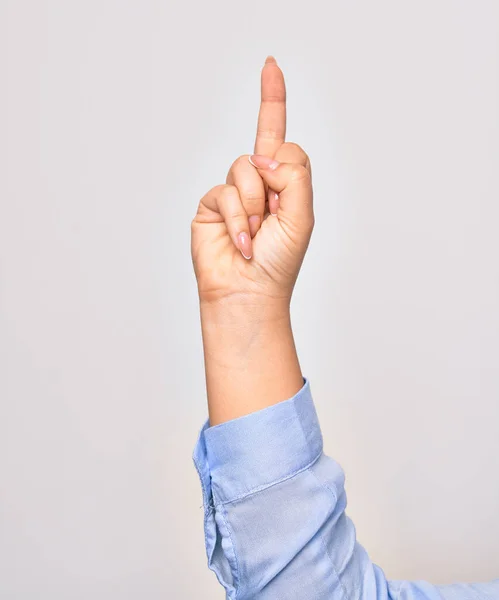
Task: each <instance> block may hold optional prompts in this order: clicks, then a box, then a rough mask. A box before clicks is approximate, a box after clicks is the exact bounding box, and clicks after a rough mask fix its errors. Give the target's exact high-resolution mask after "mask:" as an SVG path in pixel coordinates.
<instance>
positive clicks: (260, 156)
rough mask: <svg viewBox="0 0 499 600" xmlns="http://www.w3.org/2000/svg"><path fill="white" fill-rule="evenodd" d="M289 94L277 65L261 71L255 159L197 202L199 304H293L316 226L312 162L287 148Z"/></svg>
mask: <svg viewBox="0 0 499 600" xmlns="http://www.w3.org/2000/svg"><path fill="white" fill-rule="evenodd" d="M285 130H286V91H285V85H284V78H283V75H282V72H281V70H280V68H279V67H278V66H277V64H276V62H275V60H274V59H273V58H272V57H269V58H268V59H267V61H266V64H265V66H264V68H263V70H262V81H261V106H260V112H259V117H258V127H257V136H256V142H255V154H253V155H243V156H240V157H239V158H238V159H236V160H235V161H234V163H233V164H232V165H231V167H230V169H229V171H228V174H227V178H226V182H225V183H224V184H221V185H218V186H216V187H214V188H212V189H211V190H210V191H209V192H208V193H207V194H206V195H205V196H203V198H202V199H201V200H200V202H199V206H198V210H197V214H196V216H195V217H194V219H193V220H192V224H191V251H192V260H193V265H194V271H195V274H196V278H197V282H198V290H199V298H200V301H201V303H202V304H214V305H215V304H216V305H223V304H226V303H231V304H234V305H245V306H253V307H260V306H265V305H266V304H275V303H285V304H289V301H290V299H291V294H292V291H293V288H294V285H295V282H296V279H297V277H298V273H299V270H300V267H301V264H302V262H303V258H304V256H305V253H306V250H307V247H308V244H309V241H310V237H311V234H312V230H313V226H314V214H313V192H312V181H311V168H310V161H309V158H308V156H307V154H306V153H305V151H304V150H302V149H301V148H300V146H298V145H297V144H293V143H286V142H285V141H284V140H285Z"/></svg>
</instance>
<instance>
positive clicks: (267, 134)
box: [256, 127, 282, 140]
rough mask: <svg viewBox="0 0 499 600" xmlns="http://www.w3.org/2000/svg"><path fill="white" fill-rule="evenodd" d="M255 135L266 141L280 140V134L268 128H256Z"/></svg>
mask: <svg viewBox="0 0 499 600" xmlns="http://www.w3.org/2000/svg"><path fill="white" fill-rule="evenodd" d="M256 135H257V136H258V137H259V138H263V139H266V140H277V139H281V135H282V134H281V132H280V131H279V130H278V129H274V128H270V127H258V129H257V132H256Z"/></svg>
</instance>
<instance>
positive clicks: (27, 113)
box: [0, 0, 499, 600]
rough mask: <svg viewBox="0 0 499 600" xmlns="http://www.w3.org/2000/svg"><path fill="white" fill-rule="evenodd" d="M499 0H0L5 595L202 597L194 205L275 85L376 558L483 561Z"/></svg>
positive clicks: (497, 560)
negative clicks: (272, 62)
mask: <svg viewBox="0 0 499 600" xmlns="http://www.w3.org/2000/svg"><path fill="white" fill-rule="evenodd" d="M498 39H499V4H498V3H497V2H496V1H494V0H490V1H474V2H471V1H468V2H465V1H457V0H455V1H451V0H448V1H445V0H438V1H434V0H431V1H430V0H424V1H419V2H408V1H405V2H401V1H398V0H392V1H388V0H382V1H377V2H369V1H367V0H366V1H364V2H346V1H328V2H326V1H324V2H317V1H315V2H313V1H309V2H305V3H303V2H289V1H284V0H274V1H273V2H259V1H254V0H253V1H252V2H244V3H243V2H237V1H230V2H229V1H226V2H220V1H211V2H201V1H199V2H197V3H193V2H184V3H180V2H178V3H171V2H168V0H163V1H161V2H160V1H152V0H148V1H138V0H137V1H135V2H132V1H124V0H121V1H118V0H116V1H112V0H99V1H96V0H92V1H85V2H83V1H78V2H77V1H68V0H66V1H63V0H59V1H57V0H49V1H35V0H32V1H23V0H16V1H11V2H9V1H6V0H0V88H1V89H0V203H1V213H0V269H1V278H0V286H1V287H0V597H1V598H2V599H6V600H7V599H8V600H10V599H22V600H28V599H30V600H31V599H34V598H36V599H37V600H38V599H42V600H45V599H46V600H59V599H60V600H62V599H64V600H66V599H68V598H71V599H72V600H78V599H85V600H87V599H88V598H95V599H103V600H104V599H106V600H115V599H116V600H118V599H119V600H121V599H125V598H126V599H141V600H142V599H144V598H147V600H156V599H157V600H159V599H163V598H175V599H177V598H178V599H184V598H185V599H191V598H203V599H217V598H222V597H223V590H222V588H220V587H219V585H218V583H217V581H216V577H215V575H214V574H213V573H211V572H210V571H209V570H208V569H207V566H206V557H205V550H204V540H203V529H202V510H201V508H200V505H201V491H200V485H199V482H198V480H197V474H196V472H195V469H194V467H193V465H192V462H191V452H192V449H193V446H194V442H195V438H196V436H197V432H198V429H199V428H200V426H201V425H202V422H203V421H204V419H205V418H206V408H205V390H204V372H203V358H202V347H201V337H200V329H199V316H198V308H197V291H196V286H195V280H194V276H193V273H192V267H191V259H190V240H189V236H190V221H191V219H192V217H193V216H194V213H195V210H196V206H197V203H198V201H199V198H200V197H201V196H202V195H203V194H204V193H205V192H206V191H207V190H208V189H209V188H211V187H212V186H213V185H216V184H218V183H221V182H223V181H224V179H225V175H226V171H227V169H228V167H229V166H230V164H231V162H232V161H233V160H234V159H235V158H236V157H237V156H238V155H240V154H243V153H247V152H251V150H252V143H253V136H254V131H255V123H256V114H257V110H258V95H259V78H260V68H261V66H262V64H263V61H264V59H265V57H266V55H267V54H274V55H275V56H276V57H277V59H278V61H279V64H280V65H281V66H282V68H283V70H284V72H285V75H286V77H287V88H288V100H289V113H288V114H289V129H288V131H289V137H288V139H289V140H290V141H295V142H298V143H300V144H301V145H302V146H303V147H304V148H305V149H306V150H307V152H308V153H309V154H310V156H311V159H312V163H313V171H314V181H315V207H316V216H317V224H316V229H315V232H314V235H313V238H312V243H311V246H310V250H309V253H308V255H307V258H306V260H305V263H304V265H303V270H302V273H301V275H300V278H299V280H298V283H297V288H296V295H295V299H294V301H293V322H294V327H295V333H296V342H297V346H298V349H299V354H300V359H301V363H302V368H303V372H304V374H305V375H306V376H307V377H309V379H310V381H311V385H312V391H313V394H314V398H315V401H316V405H317V409H318V412H319V416H320V418H321V423H322V427H323V433H324V437H325V445H326V451H327V452H328V453H329V454H331V455H333V456H334V457H335V458H336V459H337V460H338V461H339V462H340V463H341V464H342V466H343V467H344V469H345V471H346V474H347V493H348V497H349V509H348V513H349V515H350V516H351V517H352V518H353V519H354V522H355V523H356V525H357V532H358V538H359V540H360V542H361V543H362V544H363V545H364V546H365V547H366V548H367V549H368V551H369V552H370V554H371V557H372V559H373V560H374V561H375V562H377V563H378V564H380V565H381V566H382V567H383V569H384V570H385V572H386V574H387V576H388V577H390V578H397V579H398V578H410V579H416V578H421V579H430V580H432V581H434V582H436V583H447V582H451V581H455V580H463V581H466V580H467V581H482V580H488V579H492V578H494V577H499V517H498V506H499V472H498V471H499V469H498V458H497V457H498V455H499V425H498V423H499V310H498V309H499V237H498V234H497V231H498V223H499V177H498V174H499V118H498V117H499V97H498V96H499V93H498V92H499V81H498V78H499V42H498Z"/></svg>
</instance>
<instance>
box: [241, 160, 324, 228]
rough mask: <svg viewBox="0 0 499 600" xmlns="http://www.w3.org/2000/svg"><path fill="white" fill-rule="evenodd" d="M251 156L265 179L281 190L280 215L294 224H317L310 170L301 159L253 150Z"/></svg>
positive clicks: (252, 162) (254, 164)
mask: <svg viewBox="0 0 499 600" xmlns="http://www.w3.org/2000/svg"><path fill="white" fill-rule="evenodd" d="M248 158H249V162H250V163H251V164H252V165H253V166H254V167H255V168H256V169H257V170H258V173H259V175H260V176H261V178H262V179H263V180H264V182H265V183H267V184H268V186H269V187H270V188H271V189H272V190H274V191H275V192H277V193H278V194H279V209H278V213H277V216H278V218H279V219H281V218H285V219H288V218H289V219H291V220H292V221H293V224H294V225H298V224H299V223H300V224H302V225H309V224H310V225H313V219H314V211H313V191H312V179H311V176H310V171H309V170H308V169H307V168H306V167H305V166H303V165H300V164H298V163H285V162H282V163H281V162H278V161H277V160H274V159H272V158H269V157H268V156H262V155H261V154H253V155H252V156H250V157H248Z"/></svg>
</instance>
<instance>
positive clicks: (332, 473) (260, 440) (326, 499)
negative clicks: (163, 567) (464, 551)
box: [193, 378, 499, 600]
mask: <svg viewBox="0 0 499 600" xmlns="http://www.w3.org/2000/svg"><path fill="white" fill-rule="evenodd" d="M193 459H194V464H195V466H196V468H197V471H198V474H199V477H200V481H201V486H202V493H203V506H204V533H205V544H206V552H207V558H208V566H209V568H210V569H211V570H213V571H214V572H215V574H216V576H217V578H218V580H219V582H220V583H221V585H222V586H223V587H224V588H225V591H226V598H227V599H229V600H250V599H251V600H257V599H258V600H270V599H272V600H326V599H327V600H335V599H338V600H482V599H483V600H491V599H492V598H495V599H499V580H496V581H495V582H491V583H488V584H469V585H465V584H456V585H451V586H433V585H431V584H429V583H427V582H423V581H419V582H407V581H387V580H386V578H385V575H384V573H383V571H382V569H381V568H380V567H378V566H377V565H375V564H373V563H372V562H371V560H370V559H369V556H368V554H367V552H366V551H365V549H364V548H363V547H362V546H361V545H360V544H359V543H358V542H357V539H356V532H355V527H354V524H353V523H352V521H351V519H350V518H349V517H348V516H347V515H346V513H345V508H346V504H347V500H346V494H345V488H344V483H345V476H344V472H343V470H342V468H341V467H340V465H339V464H338V463H337V462H336V461H334V460H333V459H332V458H330V457H329V456H327V455H325V454H324V452H323V445H322V434H321V429H320V426H319V421H318V418H317V413H316V410H315V406H314V402H313V399H312V394H311V389H310V382H309V380H308V379H307V378H304V380H303V387H302V388H301V390H300V391H299V392H298V393H297V394H296V395H295V396H293V397H292V398H289V399H288V400H284V401H282V402H279V403H278V404H275V405H273V406H270V407H267V408H264V409H262V410H259V411H257V412H254V413H251V414H249V415H245V416H243V417H239V418H237V419H233V420H232V421H227V422H225V423H221V424H220V425H215V426H213V427H210V426H209V422H208V421H206V422H205V424H204V426H203V427H202V429H201V431H200V434H199V437H198V440H197V443H196V446H195V450H194V455H193Z"/></svg>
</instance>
